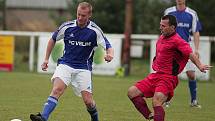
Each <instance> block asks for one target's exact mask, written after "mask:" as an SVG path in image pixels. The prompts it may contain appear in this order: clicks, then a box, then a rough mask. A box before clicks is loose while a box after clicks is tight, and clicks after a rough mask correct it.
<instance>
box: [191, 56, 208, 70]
mask: <svg viewBox="0 0 215 121" xmlns="http://www.w3.org/2000/svg"><path fill="white" fill-rule="evenodd" d="M190 60H191V61H192V62H193V63H194V64H195V65H196V66H197V67H198V69H199V70H200V71H201V72H203V73H206V70H209V69H210V68H211V67H212V66H210V65H205V64H202V63H201V62H200V60H199V58H198V57H197V56H196V54H195V53H191V54H190Z"/></svg>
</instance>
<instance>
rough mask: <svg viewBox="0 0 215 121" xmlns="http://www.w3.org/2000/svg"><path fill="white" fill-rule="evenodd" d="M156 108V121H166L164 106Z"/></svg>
mask: <svg viewBox="0 0 215 121" xmlns="http://www.w3.org/2000/svg"><path fill="white" fill-rule="evenodd" d="M153 108H154V121H164V117H165V111H164V109H163V107H162V106H156V107H153Z"/></svg>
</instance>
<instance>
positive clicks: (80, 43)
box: [52, 20, 111, 71]
mask: <svg viewBox="0 0 215 121" xmlns="http://www.w3.org/2000/svg"><path fill="white" fill-rule="evenodd" d="M52 39H53V40H54V41H58V40H61V39H63V40H64V53H63V56H62V57H61V58H60V59H58V64H66V65H68V66H70V67H72V68H75V69H86V70H90V71H91V70H92V63H93V55H94V51H95V49H96V48H97V47H98V45H100V46H102V47H103V48H104V49H108V48H111V44H110V43H109V41H108V40H107V39H106V37H105V36H104V34H103V32H102V30H101V29H100V28H99V27H98V26H97V25H96V24H95V23H93V22H92V21H89V22H88V24H87V26H86V27H84V28H80V27H79V26H78V25H77V22H76V20H73V21H69V22H65V23H63V24H62V25H61V26H60V27H59V28H58V29H57V30H56V31H55V32H54V33H53V35H52Z"/></svg>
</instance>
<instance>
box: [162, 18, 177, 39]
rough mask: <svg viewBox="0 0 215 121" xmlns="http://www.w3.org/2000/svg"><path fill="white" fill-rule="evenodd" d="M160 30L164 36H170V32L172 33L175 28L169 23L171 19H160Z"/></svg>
mask: <svg viewBox="0 0 215 121" xmlns="http://www.w3.org/2000/svg"><path fill="white" fill-rule="evenodd" d="M160 31H161V34H162V35H164V36H168V35H170V34H172V33H173V32H174V31H175V30H174V28H173V26H170V25H169V20H168V19H167V20H161V21H160Z"/></svg>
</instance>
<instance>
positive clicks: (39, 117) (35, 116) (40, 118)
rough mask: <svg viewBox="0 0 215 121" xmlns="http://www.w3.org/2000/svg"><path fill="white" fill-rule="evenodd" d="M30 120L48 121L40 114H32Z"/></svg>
mask: <svg viewBox="0 0 215 121" xmlns="http://www.w3.org/2000/svg"><path fill="white" fill-rule="evenodd" d="M30 119H31V121H46V120H45V119H44V118H43V117H42V115H41V114H40V113H38V114H36V115H35V114H31V115H30Z"/></svg>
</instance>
